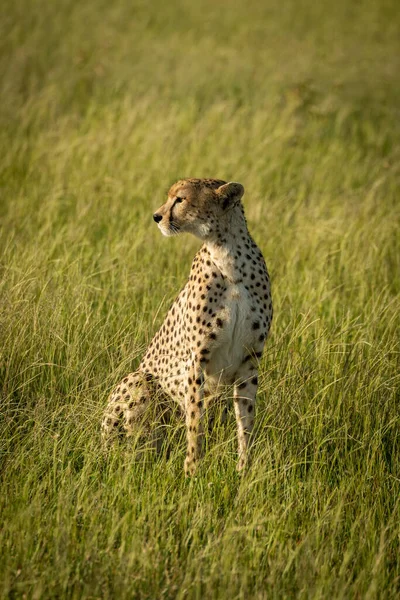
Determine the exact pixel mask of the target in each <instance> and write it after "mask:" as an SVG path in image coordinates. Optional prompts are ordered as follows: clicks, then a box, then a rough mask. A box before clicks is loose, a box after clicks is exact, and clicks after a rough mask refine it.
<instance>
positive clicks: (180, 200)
mask: <svg viewBox="0 0 400 600" xmlns="http://www.w3.org/2000/svg"><path fill="white" fill-rule="evenodd" d="M184 199H185V198H180V197H179V196H177V197H176V198H175V204H179V203H180V202H182V200H184Z"/></svg>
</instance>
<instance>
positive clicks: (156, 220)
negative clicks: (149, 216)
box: [153, 213, 162, 223]
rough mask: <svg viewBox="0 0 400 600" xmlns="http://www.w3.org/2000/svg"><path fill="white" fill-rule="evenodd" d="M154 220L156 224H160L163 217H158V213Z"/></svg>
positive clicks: (155, 214)
mask: <svg viewBox="0 0 400 600" xmlns="http://www.w3.org/2000/svg"><path fill="white" fill-rule="evenodd" d="M153 219H154V220H155V222H156V223H159V222H160V221H161V219H162V216H161V215H158V214H157V213H154V215H153Z"/></svg>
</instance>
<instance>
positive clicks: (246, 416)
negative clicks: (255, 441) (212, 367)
mask: <svg viewBox="0 0 400 600" xmlns="http://www.w3.org/2000/svg"><path fill="white" fill-rule="evenodd" d="M257 387H258V377H257V366H256V365H254V364H251V363H248V364H246V363H245V364H244V365H242V367H241V369H240V370H239V372H238V374H237V380H236V382H235V385H234V407H235V415H236V423H237V435H238V453H239V462H238V464H237V470H238V471H241V470H242V469H243V468H244V467H246V465H247V463H248V456H249V442H250V435H251V432H252V430H253V427H254V416H255V401H256V394H257Z"/></svg>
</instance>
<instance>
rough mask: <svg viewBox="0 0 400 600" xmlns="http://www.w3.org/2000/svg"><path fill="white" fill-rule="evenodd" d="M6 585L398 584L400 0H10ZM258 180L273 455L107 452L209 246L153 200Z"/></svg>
mask: <svg viewBox="0 0 400 600" xmlns="http://www.w3.org/2000/svg"><path fill="white" fill-rule="evenodd" d="M2 8H3V13H2V16H1V19H0V71H1V73H2V77H1V78H0V181H1V188H0V194H1V195H0V220H1V238H0V248H1V251H0V256H1V260H0V268H1V281H0V306H1V309H0V327H1V347H0V377H1V380H0V385H1V396H0V399H1V417H0V424H1V434H0V439H1V446H0V449H1V495H0V548H1V556H2V558H1V561H0V572H1V576H0V590H1V591H0V594H1V596H2V597H4V598H37V599H44V598H55V597H63V598H64V597H65V598H77V599H78V598H152V599H153V598H232V599H236V598H238V599H239V598H288V597H295V598H368V599H375V598H395V597H397V596H398V594H399V593H400V564H399V556H400V543H399V542H400V538H399V536H400V526H399V523H400V506H399V492H400V485H399V483H400V433H399V431H400V429H399V426H400V419H399V325H400V324H399V309H400V302H399V293H400V243H399V239H400V236H399V214H400V205H399V183H400V177H399V164H400V161H399V158H400V155H399V141H400V139H399V138H400V118H399V117H400V111H399V94H400V83H399V81H400V79H399V77H398V73H399V66H400V64H399V62H400V61H399V56H400V53H399V50H400V43H399V40H400V37H399V33H400V31H399V29H400V14H399V12H400V11H399V8H398V3H397V2H396V1H395V0H381V1H380V2H376V1H374V0H363V1H361V2H358V3H349V2H346V1H345V0H339V1H338V2H336V3H334V4H331V3H328V2H320V3H315V2H311V0H300V1H297V2H295V1H294V0H288V1H287V2H284V3H282V2H281V3H278V2H273V1H272V0H268V1H267V2H259V1H256V0H246V2H245V1H244V0H243V1H238V2H235V3H233V2H227V1H224V0H220V1H218V2H215V1H213V2H211V0H202V1H201V2H199V3H192V2H189V1H188V0H182V1H181V2H176V1H173V2H170V3H164V2H158V1H155V2H153V3H150V4H149V3H145V2H141V1H139V0H138V1H136V0H135V1H134V2H128V0H115V1H114V2H105V1H103V0H97V1H95V0H92V1H89V0H84V1H82V2H74V1H73V0H58V1H57V3H55V2H50V1H45V0H36V1H35V2H28V1H27V0H18V1H15V0H14V1H13V2H11V0H4V2H3V7H2ZM185 176H194V177H203V176H204V177H207V176H211V177H220V178H223V179H225V180H237V181H240V182H241V183H243V185H244V186H245V189H246V195H245V198H244V204H245V208H246V214H247V216H248V221H249V227H250V229H251V231H252V233H253V235H254V237H255V239H256V240H257V243H258V244H259V245H260V247H261V248H262V251H263V253H264V255H265V257H266V260H267V263H268V266H269V270H270V273H271V276H272V281H273V297H274V306H275V315H276V318H275V321H274V325H273V330H272V334H271V337H270V339H269V340H268V344H267V350H266V353H265V357H264V359H263V362H262V369H261V376H260V382H261V385H260V393H259V401H258V414H257V432H256V438H255V450H254V463H253V465H252V468H251V469H250V470H249V472H248V473H247V474H246V475H245V476H243V477H239V476H238V475H237V474H236V471H235V461H236V441H235V424H234V419H233V416H232V415H231V417H230V420H229V422H228V424H227V426H226V428H221V429H217V430H216V431H215V432H213V433H212V434H210V436H209V437H208V438H207V440H206V444H207V454H206V457H205V459H204V462H203V464H202V467H201V469H200V470H199V473H198V475H197V477H196V478H194V479H193V480H190V481H188V480H185V478H184V476H183V459H184V432H183V428H182V425H181V424H180V423H179V422H178V421H177V422H176V423H175V422H174V423H173V424H172V425H171V427H170V428H169V429H168V430H167V438H168V441H167V443H166V444H165V446H164V448H163V450H162V452H161V455H159V456H154V454H152V453H151V452H150V451H148V452H145V453H144V454H143V455H142V456H141V458H140V459H138V457H137V455H136V452H135V449H134V448H132V447H124V446H123V445H122V446H120V447H116V448H115V449H113V450H112V452H111V453H110V455H109V456H104V455H103V454H102V452H101V445H100V436H99V423H100V419H101V414H102V411H103V408H104V405H105V401H106V397H107V394H108V392H109V390H110V388H111V387H112V386H113V385H114V384H115V382H117V381H118V379H119V378H120V377H121V376H122V375H124V374H125V373H127V372H128V371H130V370H132V369H134V368H135V367H136V366H137V364H138V361H139V359H140V357H141V355H142V353H143V350H144V348H145V347H146V344H147V343H148V341H149V340H150V338H151V336H152V335H153V333H154V332H155V331H156V329H157V327H158V325H159V324H160V323H161V321H162V318H163V315H164V313H165V311H166V309H167V308H168V306H169V304H170V302H171V301H172V300H173V299H174V297H175V295H176V294H177V292H178V290H179V289H180V287H181V286H182V285H183V283H184V282H185V279H186V277H187V273H188V271H189V268H190V263H191V259H192V257H193V255H194V253H195V251H196V249H197V248H198V241H196V240H195V239H192V238H189V237H178V238H176V239H175V238H174V239H168V240H166V239H163V238H162V237H161V236H160V234H159V232H158V230H157V228H156V227H155V226H154V224H153V223H152V219H151V215H152V212H153V210H154V209H155V208H157V207H158V206H159V205H160V204H161V203H162V202H163V199H164V196H165V191H166V190H167V188H168V187H169V185H170V184H171V183H172V182H173V181H174V180H175V179H177V178H178V177H185Z"/></svg>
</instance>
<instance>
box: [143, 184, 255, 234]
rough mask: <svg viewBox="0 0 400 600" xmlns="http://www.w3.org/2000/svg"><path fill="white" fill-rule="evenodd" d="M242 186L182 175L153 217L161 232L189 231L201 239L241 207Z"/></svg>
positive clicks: (213, 231) (211, 232) (176, 232)
mask: <svg viewBox="0 0 400 600" xmlns="http://www.w3.org/2000/svg"><path fill="white" fill-rule="evenodd" d="M243 194H244V188H243V186H242V185H241V184H240V183H236V182H229V183H226V182H225V181H222V180H220V179H181V180H180V181H177V183H174V185H173V186H172V187H171V189H170V190H169V192H168V198H167V201H166V202H165V203H164V204H163V205H162V206H160V208H159V209H158V210H157V211H156V212H155V213H154V215H153V219H154V221H155V222H156V223H157V225H158V227H159V228H160V231H161V233H162V234H163V235H166V236H169V235H176V234H178V233H183V232H189V233H192V234H193V235H195V236H197V237H199V238H200V239H202V240H206V239H209V238H210V237H212V236H213V234H214V233H215V232H216V231H217V229H218V222H219V221H220V220H221V219H224V218H225V216H226V214H227V213H228V212H230V211H231V210H232V209H234V208H236V207H240V210H241V211H242V210H243V209H242V208H241V198H242V196H243Z"/></svg>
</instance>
